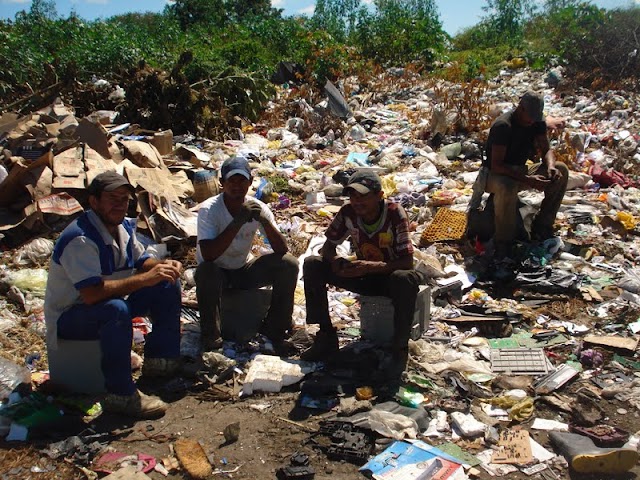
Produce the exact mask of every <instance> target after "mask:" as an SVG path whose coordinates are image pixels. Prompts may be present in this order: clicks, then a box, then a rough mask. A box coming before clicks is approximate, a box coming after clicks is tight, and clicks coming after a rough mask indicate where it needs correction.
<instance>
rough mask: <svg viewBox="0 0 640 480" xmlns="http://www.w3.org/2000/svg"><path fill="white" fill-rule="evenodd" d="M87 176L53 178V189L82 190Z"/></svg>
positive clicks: (83, 174)
mask: <svg viewBox="0 0 640 480" xmlns="http://www.w3.org/2000/svg"><path fill="white" fill-rule="evenodd" d="M86 182H87V175H86V174H85V173H84V172H82V174H80V175H78V176H77V177H55V178H54V179H53V188H56V189H60V190H67V189H75V190H83V189H84V188H86Z"/></svg>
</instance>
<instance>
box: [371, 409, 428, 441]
mask: <svg viewBox="0 0 640 480" xmlns="http://www.w3.org/2000/svg"><path fill="white" fill-rule="evenodd" d="M369 427H370V428H371V430H374V431H376V432H378V433H379V434H380V435H382V436H384V437H387V438H394V439H396V440H402V439H404V438H416V436H417V434H418V424H417V423H416V421H415V420H414V419H413V418H409V417H405V416H404V415H398V414H397V413H391V412H385V411H382V410H372V411H371V413H370V414H369Z"/></svg>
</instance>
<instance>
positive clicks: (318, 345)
mask: <svg viewBox="0 0 640 480" xmlns="http://www.w3.org/2000/svg"><path fill="white" fill-rule="evenodd" d="M339 348H340V347H339V346H338V335H337V334H336V331H335V330H333V331H331V332H323V331H322V330H320V331H319V332H318V333H317V335H316V339H315V341H314V342H313V345H312V346H311V348H309V349H308V350H305V351H304V352H303V353H302V355H300V360H305V361H307V362H321V361H324V360H327V359H329V358H331V356H332V355H334V354H336V353H338V350H339Z"/></svg>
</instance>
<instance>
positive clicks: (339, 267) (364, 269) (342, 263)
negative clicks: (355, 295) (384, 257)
mask: <svg viewBox="0 0 640 480" xmlns="http://www.w3.org/2000/svg"><path fill="white" fill-rule="evenodd" d="M378 266H379V262H370V261H368V260H352V261H349V260H347V259H346V258H342V257H338V258H335V259H334V260H333V261H332V262H331V269H332V270H333V273H335V274H336V275H338V276H339V277H345V278H356V277H363V276H364V275H368V274H371V273H375V272H376V268H377V267H378Z"/></svg>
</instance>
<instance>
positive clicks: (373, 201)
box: [348, 188, 382, 220]
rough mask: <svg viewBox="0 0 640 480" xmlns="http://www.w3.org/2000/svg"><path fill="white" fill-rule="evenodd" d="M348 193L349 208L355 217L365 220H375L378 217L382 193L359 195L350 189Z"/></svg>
mask: <svg viewBox="0 0 640 480" xmlns="http://www.w3.org/2000/svg"><path fill="white" fill-rule="evenodd" d="M348 193H349V200H350V202H351V206H352V207H353V210H354V211H355V212H356V215H358V216H359V217H362V218H363V219H365V220H371V219H375V218H376V217H377V216H378V213H379V209H380V205H379V204H380V200H381V199H382V192H369V193H360V192H357V191H356V190H354V189H353V188H350V189H349V190H348Z"/></svg>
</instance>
